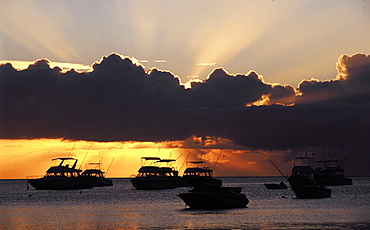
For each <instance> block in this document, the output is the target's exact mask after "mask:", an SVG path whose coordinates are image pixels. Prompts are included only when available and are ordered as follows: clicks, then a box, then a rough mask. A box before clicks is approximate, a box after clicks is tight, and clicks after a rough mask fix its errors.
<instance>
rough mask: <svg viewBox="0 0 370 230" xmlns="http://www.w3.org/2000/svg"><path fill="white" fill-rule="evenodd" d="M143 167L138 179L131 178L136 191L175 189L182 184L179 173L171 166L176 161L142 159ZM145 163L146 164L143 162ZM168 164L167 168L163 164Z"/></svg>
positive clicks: (139, 171)
mask: <svg viewBox="0 0 370 230" xmlns="http://www.w3.org/2000/svg"><path fill="white" fill-rule="evenodd" d="M141 159H142V166H141V167H140V169H139V170H138V174H137V175H136V177H134V178H131V183H132V186H134V187H135V188H136V189H142V190H150V189H173V188H176V187H178V185H179V184H180V179H179V172H178V171H177V170H176V169H175V168H173V167H171V166H170V165H171V164H172V163H173V162H174V161H176V160H175V159H161V158H159V157H142V158H141ZM143 161H144V162H143ZM163 163H166V166H165V167H162V166H161V164H163Z"/></svg>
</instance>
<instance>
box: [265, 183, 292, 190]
mask: <svg viewBox="0 0 370 230" xmlns="http://www.w3.org/2000/svg"><path fill="white" fill-rule="evenodd" d="M264 185H265V187H266V188H267V189H287V188H288V186H286V184H285V183H284V182H280V183H279V184H276V183H265V184H264Z"/></svg>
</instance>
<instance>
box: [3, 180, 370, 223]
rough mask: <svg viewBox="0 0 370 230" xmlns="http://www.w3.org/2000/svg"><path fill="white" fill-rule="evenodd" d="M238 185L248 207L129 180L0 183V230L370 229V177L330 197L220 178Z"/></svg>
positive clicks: (259, 181)
mask: <svg viewBox="0 0 370 230" xmlns="http://www.w3.org/2000/svg"><path fill="white" fill-rule="evenodd" d="M221 179H222V180H223V184H224V185H225V186H240V187H242V188H243V191H242V192H243V193H245V194H246V196H247V197H248V199H249V204H248V206H247V208H242V209H228V210H189V209H185V204H184V202H183V201H182V200H181V199H180V198H179V197H177V196H176V194H177V193H180V192H184V191H186V190H188V189H187V188H177V189H170V190H156V191H141V190H135V189H133V188H132V186H131V183H130V180H129V179H113V183H114V186H113V187H103V188H93V189H85V190H69V191H42V190H40V191H39V190H35V189H33V188H32V186H30V189H29V190H27V183H26V180H0V229H216V228H217V229H370V177H354V178H352V179H353V181H354V185H352V186H351V185H350V186H339V187H330V188H331V189H332V190H333V191H332V197H331V198H326V199H309V200H300V199H295V198H294V194H293V191H292V190H291V189H286V190H267V189H266V188H265V186H264V185H263V184H264V183H266V182H280V181H281V178H277V177H247V178H221Z"/></svg>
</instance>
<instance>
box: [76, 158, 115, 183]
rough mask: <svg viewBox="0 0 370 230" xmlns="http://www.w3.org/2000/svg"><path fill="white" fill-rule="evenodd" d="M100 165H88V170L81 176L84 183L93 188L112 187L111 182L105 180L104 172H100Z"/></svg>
mask: <svg viewBox="0 0 370 230" xmlns="http://www.w3.org/2000/svg"><path fill="white" fill-rule="evenodd" d="M100 165H101V163H89V164H88V168H87V169H86V170H85V171H83V172H82V174H81V178H82V179H83V181H84V183H87V184H90V185H91V186H93V187H104V186H113V182H112V180H110V179H107V178H105V175H104V174H105V172H103V171H102V170H101V168H100Z"/></svg>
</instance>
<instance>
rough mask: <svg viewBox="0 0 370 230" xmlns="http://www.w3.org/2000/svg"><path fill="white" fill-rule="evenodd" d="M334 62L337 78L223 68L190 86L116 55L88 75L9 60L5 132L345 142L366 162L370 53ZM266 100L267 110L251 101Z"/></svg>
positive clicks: (0, 134)
mask: <svg viewBox="0 0 370 230" xmlns="http://www.w3.org/2000/svg"><path fill="white" fill-rule="evenodd" d="M337 68H338V76H339V77H337V78H336V79H332V80H327V81H323V82H321V81H318V80H314V79H311V80H303V81H302V82H301V84H300V85H299V87H298V88H297V89H295V88H294V87H292V86H290V85H281V84H276V83H275V84H271V83H266V82H264V80H263V78H262V76H260V75H258V74H257V73H256V72H255V71H250V72H249V73H247V74H235V75H234V74H230V73H228V72H227V71H226V70H225V69H223V68H217V69H215V70H213V71H212V72H211V73H210V75H209V76H208V77H207V79H206V80H204V81H197V82H192V84H191V88H188V89H187V88H185V87H184V86H183V85H182V84H181V81H180V79H179V78H178V77H177V76H175V75H174V74H173V73H171V72H169V71H163V70H159V69H157V68H153V69H150V70H145V68H144V66H142V65H141V64H140V63H139V62H137V61H135V60H133V59H131V58H128V57H123V56H121V55H118V54H111V55H109V56H105V57H103V58H102V59H101V60H100V61H99V62H96V63H94V64H93V65H92V70H91V71H89V72H82V73H79V72H76V71H73V70H70V71H68V72H63V71H62V70H61V69H60V68H58V67H54V68H51V67H50V62H49V61H48V60H47V59H40V60H37V61H35V62H34V63H33V64H32V65H30V66H29V67H28V68H27V69H25V70H16V69H14V68H13V66H12V65H11V64H4V65H1V66H0V81H1V84H0V87H1V88H0V93H1V112H0V119H1V124H0V125H1V127H0V138H3V139H17V138H26V139H33V138H65V139H71V140H92V141H102V142H105V141H165V140H186V139H187V138H189V137H217V138H223V139H222V140H230V141H233V142H234V143H235V144H237V145H240V146H244V147H245V148H246V149H256V150H268V151H275V150H281V151H286V150H293V149H295V150H297V149H307V148H310V147H312V146H316V147H317V146H318V145H320V144H321V142H322V141H326V142H332V143H334V142H339V140H340V139H343V140H345V143H347V145H348V146H355V148H353V149H356V151H357V153H355V154H367V155H366V159H367V161H369V155H370V154H369V149H370V148H369V142H368V140H369V139H370V132H369V128H370V119H369V117H370V103H369V101H370V100H369V99H370V90H369V87H370V65H369V56H366V55H364V54H355V55H352V56H349V55H343V56H341V57H340V58H339V59H338V63H337ZM334 77H335V76H334ZM262 100H264V101H263V103H261V104H263V105H262V106H253V103H256V102H259V101H262ZM247 105H252V106H247ZM286 105H289V106H286Z"/></svg>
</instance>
